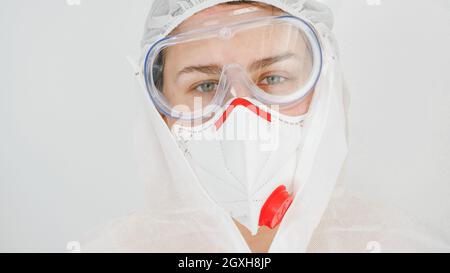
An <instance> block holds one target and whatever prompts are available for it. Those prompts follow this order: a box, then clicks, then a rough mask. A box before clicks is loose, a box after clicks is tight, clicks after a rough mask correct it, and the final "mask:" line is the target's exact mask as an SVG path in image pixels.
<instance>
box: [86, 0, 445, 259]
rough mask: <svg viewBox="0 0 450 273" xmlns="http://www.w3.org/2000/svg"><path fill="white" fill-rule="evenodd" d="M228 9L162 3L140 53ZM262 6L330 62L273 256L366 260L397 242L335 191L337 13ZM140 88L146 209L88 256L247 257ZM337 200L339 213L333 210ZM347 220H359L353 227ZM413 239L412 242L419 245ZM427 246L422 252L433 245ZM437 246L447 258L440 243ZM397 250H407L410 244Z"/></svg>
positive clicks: (339, 151) (113, 229)
mask: <svg viewBox="0 0 450 273" xmlns="http://www.w3.org/2000/svg"><path fill="white" fill-rule="evenodd" d="M223 2H227V1H217V0H205V1H199V0H197V1H194V0H191V1H188V0H186V1H173V0H171V1H167V0H163V1H159V0H157V1H155V2H154V3H153V6H152V9H151V11H150V16H149V18H148V20H147V25H146V30H145V35H144V39H143V44H142V46H143V48H144V49H145V48H147V46H148V45H149V44H150V43H151V42H153V41H155V40H157V39H159V38H161V37H163V36H165V35H167V34H168V33H169V32H170V31H171V30H173V29H174V28H175V27H176V26H177V25H178V24H180V23H181V22H182V21H183V20H185V19H186V18H188V17H189V16H191V15H193V14H194V13H196V12H198V11H200V10H203V9H205V8H208V7H211V6H213V5H216V4H219V3H223ZM259 2H264V3H268V4H271V5H273V6H276V7H278V8H280V9H282V10H284V11H286V12H288V13H291V14H293V15H295V16H299V17H302V18H304V19H306V20H309V21H310V22H312V23H313V24H314V26H315V27H316V29H317V30H318V32H319V34H320V39H321V42H322V46H323V48H324V58H325V59H324V66H323V72H322V75H321V78H320V80H319V82H318V84H317V86H316V89H315V94H314V99H313V101H312V104H311V107H310V118H309V119H308V121H307V122H306V123H305V140H304V149H303V150H302V152H301V154H300V156H299V161H298V168H297V173H296V175H295V179H294V180H295V181H294V201H293V203H292V205H291V207H290V208H289V210H288V211H287V213H286V215H285V217H284V219H283V221H282V222H281V224H280V227H279V229H278V232H277V234H276V236H275V238H274V240H273V242H272V245H271V247H270V249H269V252H306V251H365V250H366V246H367V247H371V248H374V249H375V250H376V248H377V246H378V245H377V244H378V242H381V243H382V244H383V247H386V248H387V249H385V250H388V243H387V242H386V241H383V238H381V237H380V236H378V235H374V234H375V233H377V234H389V236H388V237H395V238H396V239H398V236H397V235H392V234H393V233H392V232H388V233H386V230H384V228H385V226H384V225H385V223H384V222H383V221H384V220H381V221H378V218H377V217H376V216H373V215H372V214H370V213H368V212H367V210H365V209H364V208H361V209H359V210H354V205H353V204H355V202H354V199H349V198H347V197H340V195H339V193H340V191H336V190H335V189H336V183H337V181H338V178H339V174H340V172H341V169H342V166H343V164H344V162H345V158H346V155H347V138H346V114H345V107H344V83H343V79H342V73H341V69H340V64H339V56H338V51H337V47H336V43H335V42H334V38H333V34H332V33H331V27H332V21H333V20H332V16H331V13H330V10H329V9H328V8H327V7H325V6H324V5H322V4H320V3H317V2H315V1H309V0H308V1H302V0H298V1H295V0H293V1H288V0H272V1H267V0H266V1H259ZM136 89H137V90H138V92H140V96H141V101H142V104H141V105H140V107H141V108H142V109H141V114H142V115H141V120H140V121H139V128H138V131H137V134H136V135H137V139H136V149H138V151H139V153H140V155H141V156H142V157H141V158H139V162H140V165H141V166H140V168H141V169H142V177H143V179H145V181H146V183H147V185H148V193H147V196H148V207H147V208H146V209H145V210H143V211H141V212H138V213H135V214H132V215H129V216H128V217H125V218H122V219H120V220H116V221H115V222H112V223H110V224H108V225H106V226H105V227H103V228H100V229H99V230H98V232H97V233H94V234H93V235H92V236H93V239H92V240H90V241H89V242H88V243H87V244H85V245H84V246H83V248H82V251H107V252H114V251H121V252H122V251H125V252H128V251H131V252H141V251H142V252H250V249H249V247H248V245H247V244H246V242H245V240H244V238H243V237H242V236H241V234H240V232H239V230H238V229H237V227H236V225H235V224H234V222H233V220H232V218H231V217H230V216H229V215H228V213H226V212H225V211H224V210H223V209H222V208H220V207H219V206H218V205H217V204H215V202H214V201H212V200H211V199H210V198H209V196H208V194H207V193H206V191H205V190H204V189H203V188H202V186H201V184H200V183H199V181H198V180H197V178H196V176H195V174H194V172H193V170H192V169H191V167H190V165H189V163H188V161H187V160H186V158H185V157H184V155H183V153H182V151H181V150H180V149H179V147H178V145H177V143H176V141H175V139H174V137H173V135H172V134H171V132H170V130H169V129H168V127H167V125H166V124H165V122H164V120H163V119H162V117H161V115H160V113H159V112H158V111H157V110H156V108H155V106H154V105H153V103H152V101H151V100H150V98H149V96H148V94H147V93H146V91H145V90H144V88H142V87H136ZM338 199H339V200H340V201H336V200H338ZM330 200H332V202H334V203H336V204H337V205H331V204H330ZM333 200H334V201H333ZM342 200H344V202H342ZM327 207H328V210H327ZM326 211H327V212H326ZM349 211H353V212H354V215H353V213H349ZM325 212H326V213H325ZM340 212H342V213H343V214H342V215H345V217H342V215H339V213H340ZM324 213H325V214H324ZM357 215H358V216H357ZM349 216H352V217H353V216H354V218H352V219H357V220H348V218H349ZM359 216H361V218H358V217H359ZM354 221H356V222H354ZM366 224H367V225H368V226H365V225H366ZM350 231H353V233H352V232H350ZM366 235H367V236H366ZM403 235H404V236H409V235H408V234H406V235H405V234H403ZM410 235H411V236H409V238H413V237H414V236H415V235H414V234H410ZM333 236H334V237H333ZM396 236H397V237H396ZM372 241H376V242H375V243H374V244H375V245H373V244H372V245H371V242H372ZM423 241H424V243H423V244H418V245H420V246H423V245H427V243H428V244H429V243H430V242H431V241H429V240H426V239H424V240H423ZM437 245H440V246H441V248H440V249H445V246H444V244H443V243H437ZM396 246H399V248H398V249H400V250H401V249H402V248H403V247H405V248H407V247H408V246H411V244H410V245H401V246H400V245H398V244H397V245H396ZM419 248H420V247H419ZM398 249H396V248H395V247H392V249H389V250H392V251H396V250H398Z"/></svg>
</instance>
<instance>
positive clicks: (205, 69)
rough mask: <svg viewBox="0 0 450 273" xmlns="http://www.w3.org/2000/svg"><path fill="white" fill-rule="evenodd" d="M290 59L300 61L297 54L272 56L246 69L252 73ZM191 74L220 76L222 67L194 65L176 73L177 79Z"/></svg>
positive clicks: (289, 53) (216, 65) (255, 62)
mask: <svg viewBox="0 0 450 273" xmlns="http://www.w3.org/2000/svg"><path fill="white" fill-rule="evenodd" d="M290 58H297V59H300V57H299V56H298V55H297V54H294V53H291V52H288V53H285V54H281V55H277V56H272V57H268V58H264V59H261V60H257V61H254V62H253V63H252V64H250V65H249V66H248V69H249V70H250V71H254V70H257V69H260V68H264V67H267V66H270V65H272V64H274V63H278V62H281V61H284V60H287V59H290ZM193 72H199V73H203V74H208V75H220V74H221V73H222V65H218V64H209V65H194V66H187V67H185V68H183V69H182V70H181V71H180V72H178V75H177V78H178V77H180V76H181V75H182V74H188V73H193Z"/></svg>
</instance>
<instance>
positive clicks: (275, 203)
mask: <svg viewBox="0 0 450 273" xmlns="http://www.w3.org/2000/svg"><path fill="white" fill-rule="evenodd" d="M293 199H294V198H293V197H292V196H291V195H289V193H288V192H287V190H286V187H285V186H284V185H281V186H279V187H278V188H276V189H275V190H274V191H273V192H272V194H271V195H270V196H269V198H267V200H266V202H265V203H264V205H263V206H262V208H261V213H260V216H259V226H266V227H269V228H271V229H273V228H275V227H276V226H278V224H279V223H281V220H283V217H284V214H285V213H286V211H287V210H288V208H289V206H290V205H291V203H292V200H293Z"/></svg>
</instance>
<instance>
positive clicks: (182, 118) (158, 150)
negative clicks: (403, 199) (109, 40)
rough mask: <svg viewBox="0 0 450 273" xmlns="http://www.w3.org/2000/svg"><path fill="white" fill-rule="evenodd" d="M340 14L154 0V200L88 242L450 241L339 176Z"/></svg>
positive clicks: (334, 244)
mask: <svg viewBox="0 0 450 273" xmlns="http://www.w3.org/2000/svg"><path fill="white" fill-rule="evenodd" d="M332 21H333V20H332V17H331V13H330V11H329V9H328V8H327V7H325V6H324V5H322V4H320V3H317V2H315V1H310V0H308V1H300V0H298V1H297V0H292V1H289V0H272V1H220V0H204V1H193V0H191V1H189V0H185V1H166V0H162V1H158V0H157V1H154V2H153V5H152V8H151V11H150V14H149V16H148V20H147V23H146V27H145V33H144V37H143V43H142V46H143V55H142V61H141V63H142V69H141V71H140V73H139V76H140V77H141V80H142V83H143V87H144V89H145V91H146V92H145V96H146V97H145V98H143V101H144V102H145V106H144V107H145V109H147V110H148V113H147V116H148V117H149V118H150V119H151V125H149V126H148V127H147V128H143V132H144V133H143V134H142V135H143V136H145V137H143V139H144V140H145V141H146V143H147V146H141V147H142V149H143V150H145V152H144V154H145V157H144V158H143V160H142V162H147V163H144V166H143V168H145V170H146V171H147V175H146V177H147V179H148V180H149V183H150V188H149V190H150V192H149V209H148V210H146V211H144V212H140V213H136V214H133V215H130V216H129V217H127V218H124V219H121V220H118V221H116V222H114V223H112V224H111V225H110V226H108V227H106V231H107V232H103V231H102V232H101V233H100V234H98V236H96V238H95V239H94V240H92V241H91V242H89V243H88V244H87V245H86V246H85V248H84V249H83V250H84V251H86V250H88V251H150V252H172V251H174V252H197V251H201V252H250V251H251V252H305V251H333V252H334V251H352V252H362V251H367V250H373V251H381V250H383V251H402V250H403V251H404V250H409V251H411V250H414V249H419V250H424V249H427V248H428V247H433V248H432V249H439V248H440V247H442V248H444V249H445V246H444V244H442V243H441V242H436V241H434V239H432V238H431V239H430V238H425V237H420V238H421V239H420V240H417V238H419V237H417V236H415V235H414V233H408V232H406V231H405V230H404V229H403V228H399V227H398V226H397V224H393V223H392V224H391V221H390V219H389V217H388V216H386V215H385V214H377V213H376V212H374V211H373V210H372V209H370V208H368V207H366V206H365V205H363V204H362V203H361V202H360V201H359V200H358V199H355V198H353V197H350V196H349V195H347V194H345V192H344V191H343V190H342V187H340V186H339V185H338V186H336V184H337V181H338V177H339V174H340V172H341V169H342V165H343V163H344V160H345V157H346V154H347V142H346V122H345V109H344V91H343V82H342V77H341V72H340V66H339V58H338V57H339V56H338V54H337V48H336V44H335V42H334V38H333V34H332V33H331V28H332ZM379 215H383V217H381V218H380V216H379ZM396 222H397V223H402V224H403V223H404V222H403V221H401V220H399V219H396Z"/></svg>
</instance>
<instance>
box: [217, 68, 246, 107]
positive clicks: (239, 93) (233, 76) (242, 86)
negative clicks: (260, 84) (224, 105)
mask: <svg viewBox="0 0 450 273" xmlns="http://www.w3.org/2000/svg"><path fill="white" fill-rule="evenodd" d="M222 73H223V74H222V80H223V81H225V82H224V86H225V87H226V88H227V90H226V91H227V95H226V98H227V100H226V101H228V100H229V99H232V98H242V97H253V93H252V91H251V89H252V85H253V82H252V81H251V79H249V77H248V75H247V72H246V71H245V69H244V68H243V67H242V66H241V65H239V64H229V65H226V66H225V67H224V68H223V72H222Z"/></svg>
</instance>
